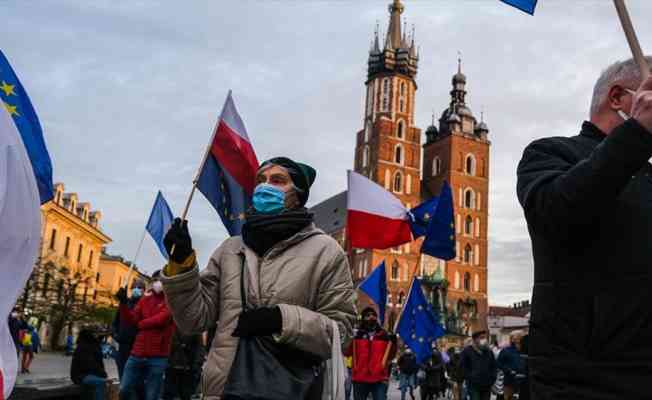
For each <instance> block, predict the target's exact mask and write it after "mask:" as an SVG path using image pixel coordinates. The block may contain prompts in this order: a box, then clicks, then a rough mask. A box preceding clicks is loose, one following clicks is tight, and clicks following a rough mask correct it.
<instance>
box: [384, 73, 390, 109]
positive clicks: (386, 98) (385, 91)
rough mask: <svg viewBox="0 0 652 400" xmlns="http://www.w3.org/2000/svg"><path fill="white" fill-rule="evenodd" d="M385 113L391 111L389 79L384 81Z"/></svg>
mask: <svg viewBox="0 0 652 400" xmlns="http://www.w3.org/2000/svg"><path fill="white" fill-rule="evenodd" d="M383 111H389V78H385V79H383Z"/></svg>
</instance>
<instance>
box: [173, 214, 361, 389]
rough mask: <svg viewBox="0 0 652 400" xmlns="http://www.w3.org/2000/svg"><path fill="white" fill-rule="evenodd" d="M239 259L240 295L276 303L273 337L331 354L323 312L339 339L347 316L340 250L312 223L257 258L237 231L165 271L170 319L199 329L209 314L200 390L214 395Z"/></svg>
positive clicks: (348, 324)
mask: <svg viewBox="0 0 652 400" xmlns="http://www.w3.org/2000/svg"><path fill="white" fill-rule="evenodd" d="M243 257H244V259H245V260H246V266H247V269H246V271H247V277H246V281H245V282H246V288H247V302H248V303H249V304H252V305H264V306H269V305H278V306H279V308H280V310H281V314H282V316H283V330H282V332H281V335H280V337H279V338H278V339H279V341H280V342H282V343H285V344H288V345H291V346H294V347H296V348H297V349H300V350H302V351H305V352H308V353H311V354H314V355H316V356H318V357H320V358H322V359H323V360H327V359H328V358H330V356H331V324H330V319H332V320H335V321H336V322H337V323H338V324H339V328H340V334H341V335H342V336H343V342H344V343H345V344H346V343H347V342H348V340H349V338H350V336H351V334H352V330H353V323H354V321H355V314H356V313H355V305H354V291H353V283H352V281H351V272H350V270H349V264H348V261H347V259H346V255H345V253H344V252H343V251H342V248H341V247H340V246H339V245H338V244H337V242H336V241H335V240H333V239H332V238H331V237H330V236H328V235H326V234H325V233H324V232H322V231H321V230H319V229H317V228H316V227H315V226H314V224H311V225H310V226H308V227H306V228H305V229H303V230H302V231H301V232H299V233H297V234H296V235H294V236H292V237H291V238H289V239H287V240H285V241H282V242H280V243H277V244H276V245H275V246H274V247H273V248H272V249H270V250H269V251H268V252H267V254H266V255H265V256H264V257H263V258H259V257H258V256H257V255H256V253H254V251H253V250H251V249H250V248H248V247H247V246H245V244H244V243H243V241H242V239H241V238H240V237H239V236H236V237H232V238H229V239H227V240H226V241H224V243H222V245H221V246H220V247H219V248H218V249H217V250H216V251H215V253H213V255H212V257H211V259H210V261H209V262H208V266H207V267H206V269H205V270H204V271H202V272H201V273H199V271H198V269H197V268H196V267H195V268H194V269H193V270H192V271H190V272H187V273H184V274H181V275H177V276H174V277H166V276H165V275H163V279H162V281H163V286H164V290H165V294H166V296H167V300H168V304H169V306H170V309H171V310H172V315H173V316H174V320H175V322H176V324H177V327H178V328H179V330H181V331H182V332H186V333H199V332H202V331H205V330H208V329H209V328H210V327H211V326H213V325H214V324H215V322H217V332H216V334H215V339H214V340H213V343H211V346H210V350H209V352H208V357H207V360H206V363H205V364H204V371H203V375H202V393H203V394H204V398H206V399H211V400H219V399H220V398H221V396H222V393H223V391H224V385H225V383H226V379H227V377H228V375H229V370H230V368H231V364H232V363H233V359H234V357H235V353H236V349H237V346H238V338H235V337H232V336H231V333H232V332H233V330H234V329H235V327H236V323H237V320H238V316H239V314H240V312H241V309H242V305H241V302H240V280H239V279H240V271H241V268H242V259H243Z"/></svg>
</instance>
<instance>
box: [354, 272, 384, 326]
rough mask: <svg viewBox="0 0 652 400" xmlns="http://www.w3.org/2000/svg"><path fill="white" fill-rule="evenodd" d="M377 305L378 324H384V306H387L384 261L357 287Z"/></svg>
mask: <svg viewBox="0 0 652 400" xmlns="http://www.w3.org/2000/svg"><path fill="white" fill-rule="evenodd" d="M358 289H360V290H361V291H362V292H364V293H365V294H366V295H367V296H369V298H370V299H371V300H373V301H374V303H376V304H377V305H378V317H379V319H380V324H381V325H382V324H384V323H385V305H386V304H387V275H386V272H385V261H384V260H383V262H381V263H380V265H378V266H377V267H376V268H374V270H373V271H372V272H371V274H369V276H368V277H367V278H366V279H365V280H364V281H362V283H361V284H360V286H359V287H358Z"/></svg>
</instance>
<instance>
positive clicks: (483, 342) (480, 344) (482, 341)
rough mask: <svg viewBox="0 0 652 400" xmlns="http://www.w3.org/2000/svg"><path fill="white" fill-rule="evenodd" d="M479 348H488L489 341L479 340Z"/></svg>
mask: <svg viewBox="0 0 652 400" xmlns="http://www.w3.org/2000/svg"><path fill="white" fill-rule="evenodd" d="M478 346H480V347H487V339H480V340H478Z"/></svg>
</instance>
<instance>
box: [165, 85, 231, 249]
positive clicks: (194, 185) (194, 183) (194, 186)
mask: <svg viewBox="0 0 652 400" xmlns="http://www.w3.org/2000/svg"><path fill="white" fill-rule="evenodd" d="M229 97H231V89H229V94H227V95H226V99H227V101H228V99H229ZM224 106H226V101H225V102H224ZM223 115H224V107H222V112H221V113H220V117H219V118H218V119H217V121H216V122H215V127H214V128H213V134H212V135H211V139H210V140H209V141H208V144H207V145H206V150H204V156H203V157H202V159H201V162H200V163H199V168H197V172H196V173H195V177H194V178H193V180H192V189H190V194H189V195H188V200H186V205H185V207H184V208H183V212H182V213H181V221H184V220H185V219H186V216H187V215H188V210H189V209H190V203H191V202H192V197H193V195H194V194H195V189H197V183H198V182H199V175H200V174H201V170H202V169H203V168H204V164H206V160H207V159H208V155H209V154H210V152H211V146H212V145H213V140H214V139H215V135H217V127H218V126H219V125H220V121H221V120H222V116H223ZM174 248H175V245H174V244H173V245H172V248H171V249H170V255H172V253H174Z"/></svg>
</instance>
